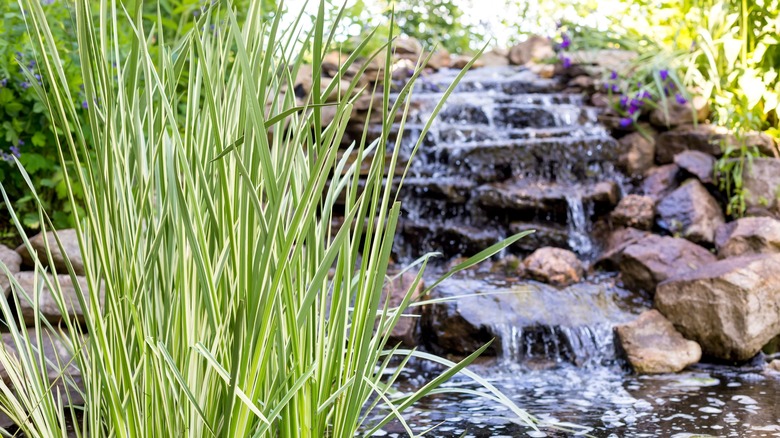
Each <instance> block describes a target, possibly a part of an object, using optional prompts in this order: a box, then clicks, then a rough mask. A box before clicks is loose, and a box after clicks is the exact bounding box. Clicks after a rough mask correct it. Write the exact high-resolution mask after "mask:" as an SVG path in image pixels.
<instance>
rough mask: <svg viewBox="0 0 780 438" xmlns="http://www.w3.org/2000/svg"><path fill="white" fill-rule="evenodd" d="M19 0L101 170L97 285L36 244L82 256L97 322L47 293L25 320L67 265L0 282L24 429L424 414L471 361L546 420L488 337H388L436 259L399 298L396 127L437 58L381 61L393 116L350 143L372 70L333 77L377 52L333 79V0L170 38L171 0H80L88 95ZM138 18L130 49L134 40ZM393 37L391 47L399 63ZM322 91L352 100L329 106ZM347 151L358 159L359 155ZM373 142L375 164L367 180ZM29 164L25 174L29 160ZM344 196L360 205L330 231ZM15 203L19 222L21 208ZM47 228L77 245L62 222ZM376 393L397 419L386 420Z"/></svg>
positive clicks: (162, 429)
mask: <svg viewBox="0 0 780 438" xmlns="http://www.w3.org/2000/svg"><path fill="white" fill-rule="evenodd" d="M22 3H23V7H24V9H25V10H26V11H27V14H26V19H27V25H28V26H29V29H30V35H31V36H32V38H33V40H34V45H35V48H36V53H37V63H38V66H39V71H40V74H41V76H42V81H41V84H37V82H36V83H33V84H32V86H33V87H35V89H36V91H37V92H38V93H40V95H41V96H44V97H45V98H46V100H45V101H46V103H47V108H46V109H47V111H48V113H49V116H50V117H51V119H52V122H53V123H54V125H55V126H56V127H58V128H59V129H60V130H61V132H63V133H64V135H63V136H62V137H58V138H61V140H62V142H61V143H59V144H58V151H59V155H60V160H61V161H63V162H65V161H67V160H75V161H76V166H75V168H76V169H78V171H69V173H68V174H67V175H66V176H67V177H66V180H65V181H66V188H67V193H68V197H69V200H70V202H71V203H74V204H75V202H76V200H77V199H76V193H74V187H75V186H76V184H78V186H79V187H81V188H82V190H83V199H84V201H85V203H84V204H85V212H84V213H83V214H80V215H79V216H78V218H77V219H78V220H77V222H76V234H77V236H78V241H79V246H80V248H81V253H82V255H83V259H84V271H85V273H86V275H85V276H86V283H87V287H86V289H82V287H80V286H79V284H78V282H76V281H75V279H76V273H75V272H74V270H73V267H72V266H71V265H68V269H67V272H56V269H55V268H53V263H49V261H51V260H50V258H51V256H50V252H51V251H49V254H39V255H40V258H35V269H36V271H37V272H39V273H41V274H43V273H44V272H47V271H49V272H52V273H57V274H65V275H69V276H70V277H71V279H73V280H74V283H75V287H76V288H77V290H78V291H79V292H80V293H77V294H76V296H77V297H78V300H79V305H80V307H81V308H82V309H83V311H84V314H85V315H84V318H83V322H82V323H76V322H75V321H72V320H70V319H67V318H66V319H64V321H63V322H62V323H60V324H59V325H57V326H53V325H52V324H51V323H49V322H48V321H47V320H46V319H45V318H43V316H42V315H41V314H40V312H37V313H36V315H35V318H34V328H35V329H36V330H28V329H26V328H25V325H24V322H23V321H22V320H21V317H18V316H16V314H15V312H14V310H13V309H14V307H18V303H19V300H20V299H23V298H24V299H26V298H29V299H30V301H31V302H33V308H34V310H39V304H40V303H39V300H38V299H37V298H36V297H37V296H38V293H40V290H41V288H43V287H46V288H48V289H49V290H51V291H53V292H52V294H53V295H54V296H55V299H56V301H57V304H58V306H59V307H60V311H61V312H62V313H63V314H67V310H68V308H69V307H70V306H72V305H73V303H70V302H68V300H66V299H65V297H64V296H63V294H62V287H61V285H60V284H59V282H58V281H57V277H56V276H55V277H48V276H44V275H41V276H40V279H41V281H40V282H39V283H41V284H39V285H38V293H33V291H24V290H22V288H21V287H20V285H19V284H18V283H17V282H16V281H15V280H13V277H10V278H11V280H12V283H13V285H12V293H11V294H9V295H8V298H7V299H5V298H3V299H0V306H1V307H2V315H3V319H4V320H5V322H6V323H7V325H8V329H9V331H10V332H9V334H8V335H7V338H8V339H10V341H9V342H10V346H11V347H12V348H11V349H6V348H3V349H2V351H0V368H2V369H5V370H6V373H7V374H8V376H9V378H8V379H4V380H3V383H0V411H1V412H2V413H4V414H5V415H7V416H9V417H10V419H11V420H12V421H13V422H14V423H15V424H16V425H17V426H18V432H20V433H23V434H24V435H25V436H28V437H52V436H66V429H67V428H68V427H70V428H73V429H75V430H76V433H77V435H78V436H89V437H99V436H111V437H168V436H193V437H200V436H220V437H222V436H226V437H313V438H321V437H329V436H330V437H351V436H355V435H356V434H357V433H360V434H366V435H370V434H371V433H373V432H374V431H376V430H378V429H379V428H380V427H382V426H383V425H384V424H386V423H387V422H388V421H390V420H392V419H394V418H398V419H400V420H401V424H402V425H403V426H404V427H406V428H407V431H408V432H409V434H410V435H412V430H411V429H410V428H409V427H408V426H407V424H406V423H405V422H404V421H403V417H402V412H403V411H404V410H405V409H406V408H407V407H409V406H410V405H411V404H413V403H414V402H415V401H416V400H418V399H420V398H421V397H423V396H425V395H426V394H432V393H436V392H442V391H447V390H445V389H441V388H439V385H440V384H441V383H442V382H443V381H445V380H447V379H448V378H449V377H451V376H452V375H454V374H455V373H457V372H462V373H466V374H467V375H469V376H472V377H474V378H476V379H477V380H479V381H480V383H481V384H482V385H484V386H485V387H486V388H487V389H488V391H487V392H486V393H484V394H483V393H481V392H477V391H473V392H474V393H476V394H482V395H483V396H487V397H489V398H492V399H493V400H495V401H498V402H499V403H503V404H505V405H506V406H508V407H509V408H510V409H511V410H512V412H514V413H515V414H516V415H517V416H518V417H519V418H520V419H521V420H523V421H525V422H527V423H528V424H531V421H532V419H531V418H530V417H528V416H527V415H526V414H525V412H524V411H522V410H520V409H519V408H518V407H517V406H515V405H514V404H513V403H512V402H511V401H510V400H509V399H508V398H507V397H505V396H504V395H502V394H501V393H500V392H498V391H497V390H496V389H495V388H493V387H492V386H491V385H490V384H489V383H488V382H486V381H483V380H481V379H479V378H478V377H477V376H474V375H473V374H471V373H469V372H468V371H467V370H465V369H464V367H465V365H466V364H468V363H469V362H470V361H471V360H473V359H474V358H476V356H477V355H479V354H480V353H481V352H482V351H484V348H485V347H486V346H485V347H483V348H482V349H480V350H478V351H476V352H475V353H474V354H473V355H471V356H470V357H469V358H467V359H466V360H465V361H463V362H461V363H458V364H454V363H451V362H448V361H446V360H444V359H440V358H437V357H435V356H432V355H428V354H424V353H421V352H416V351H408V350H400V349H398V348H396V346H395V345H389V344H388V337H389V336H390V332H391V329H392V327H393V326H394V324H395V323H396V322H397V321H398V319H399V318H400V317H401V312H402V310H404V309H405V308H406V307H407V306H408V305H410V302H411V291H412V290H414V289H415V287H416V286H417V283H418V282H419V281H420V279H421V277H422V273H423V270H424V268H425V265H426V262H427V260H428V256H426V257H423V258H422V259H421V260H420V261H419V264H418V265H417V267H418V268H419V271H418V273H417V277H416V280H415V281H414V282H413V283H414V284H412V285H411V288H410V291H409V292H407V294H406V296H405V299H404V301H403V303H402V304H401V305H400V306H399V307H398V308H388V307H387V306H386V305H385V304H383V301H382V300H381V294H382V289H383V287H384V286H385V285H386V283H387V282H388V281H389V278H388V276H387V270H388V264H389V261H390V251H391V244H392V241H393V238H394V235H395V231H396V225H397V222H398V216H399V211H400V205H399V202H398V201H397V193H398V192H397V189H394V188H393V187H394V182H393V181H392V178H386V175H388V174H389V175H393V174H395V172H394V168H395V167H396V165H397V164H398V162H399V153H400V147H399V145H400V136H401V135H399V139H398V140H395V142H394V144H392V143H391V142H390V141H389V140H388V138H389V135H390V131H391V129H390V128H391V126H392V124H393V123H397V121H400V124H401V133H403V124H404V121H405V120H406V114H407V111H408V108H409V106H408V104H409V96H410V94H411V90H412V84H413V80H414V78H416V77H417V75H419V73H420V70H419V69H418V70H417V71H416V72H415V75H414V76H413V78H412V81H411V82H410V83H409V84H407V85H405V86H404V88H403V89H402V90H401V91H400V92H399V93H398V94H397V95H394V96H393V97H392V99H391V95H390V91H389V90H390V89H391V86H390V83H389V81H390V77H391V75H389V74H386V75H384V78H385V79H384V84H382V85H383V87H382V88H383V91H382V93H383V94H382V95H381V98H380V99H379V102H380V103H379V104H378V107H377V108H374V110H375V111H378V112H379V113H381V115H382V117H381V118H382V134H381V136H380V138H379V139H378V140H376V141H371V142H369V141H367V139H366V136H365V135H364V136H363V138H362V139H361V140H360V141H359V142H357V143H353V144H351V145H349V147H348V150H346V151H344V152H345V153H344V154H343V158H340V157H341V156H340V155H339V154H338V152H339V149H340V147H341V144H342V140H343V139H344V136H343V134H344V131H345V129H346V126H347V121H348V119H349V117H350V114H351V111H352V105H353V102H354V100H355V99H356V97H354V96H355V93H356V91H358V88H357V83H358V80H359V78H360V76H361V74H360V73H362V71H361V72H360V73H359V74H357V75H356V76H355V79H354V80H353V81H352V82H351V83H350V84H349V86H348V89H346V90H340V91H341V92H339V93H337V94H338V96H340V99H339V101H338V102H335V103H333V102H326V97H327V96H332V95H333V91H334V87H338V86H341V85H340V84H341V83H342V81H341V80H340V79H341V78H342V76H341V74H342V73H343V72H345V71H346V69H347V68H349V67H350V66H351V65H353V64H355V65H365V64H356V61H357V59H356V56H357V55H354V56H350V57H348V58H347V59H346V61H345V63H344V65H343V66H342V67H341V71H340V72H339V73H338V74H337V76H336V78H335V80H332V81H330V85H328V86H327V87H325V86H324V81H322V80H321V79H320V75H319V74H318V72H320V71H321V64H322V59H323V56H324V54H325V53H327V50H329V46H330V42H331V41H333V38H334V34H333V33H334V29H336V26H335V25H332V27H329V28H326V26H325V24H324V23H326V18H327V17H325V6H324V3H320V5H319V11H318V13H317V15H316V17H314V20H313V25H312V26H310V27H307V26H303V25H302V23H304V22H307V20H308V17H306V16H304V14H303V13H302V12H301V13H300V14H298V15H297V16H293V17H288V18H290V19H289V20H286V21H285V20H284V19H283V14H282V13H281V11H282V10H283V7H284V6H283V5H279V7H278V9H276V8H274V9H268V8H267V7H266V6H265V5H266V3H265V2H252V4H251V7H250V8H249V10H248V11H245V12H246V15H245V17H246V18H245V20H244V21H240V20H238V19H236V11H234V10H233V9H231V7H230V5H229V4H222V3H214V4H211V5H210V6H209V7H207V8H205V9H204V10H203V11H202V13H200V14H198V16H197V17H193V20H195V23H194V25H193V26H192V27H191V31H189V32H188V33H186V34H185V35H184V36H183V37H182V38H181V39H180V40H177V41H175V42H172V41H166V40H165V37H164V34H163V33H159V32H157V29H159V28H161V27H162V23H163V21H164V17H163V16H162V14H161V13H160V12H158V13H157V15H156V17H151V22H152V23H154V25H153V26H152V28H148V27H146V24H147V23H149V21H146V20H149V16H148V14H144V11H143V10H142V9H140V8H141V3H142V2H135V3H136V4H137V5H136V6H135V7H136V9H125V6H127V7H128V8H129V7H130V6H128V5H123V4H122V3H120V2H116V1H110V0H102V1H100V2H95V1H92V0H77V1H75V2H74V4H73V20H74V25H75V29H76V34H77V36H78V50H79V57H80V60H81V75H82V77H83V82H84V94H85V99H84V101H86V102H88V105H85V108H81V103H80V102H79V100H78V99H74V98H73V96H71V95H70V90H69V88H68V83H67V76H66V75H65V74H64V71H63V68H62V66H63V61H62V54H61V53H59V52H58V50H57V47H56V44H55V41H54V39H53V37H52V33H51V27H52V26H55V25H62V23H53V22H50V21H49V20H48V19H47V17H46V15H45V13H44V10H43V9H42V7H41V4H40V2H39V1H38V0H22ZM148 6H149V5H148V3H147V4H146V5H145V6H144V7H148ZM157 10H158V11H160V10H161V8H159V7H158V8H157ZM128 34H129V39H130V41H131V42H132V44H131V45H130V46H129V49H127V50H126V51H125V47H124V46H121V45H120V44H119V41H120V40H121V39H122V38H127V37H128ZM153 46H154V48H155V50H152V47H153ZM389 47H390V46H389V45H388V44H385V45H384V47H382V49H380V50H381V51H383V52H384V53H383V57H384V59H386V60H387V61H385V66H384V68H385V69H386V70H389V69H390V67H391V64H390V61H389V60H390V59H391V56H390V54H391V53H390V48H389ZM358 49H360V47H359V48H358ZM359 52H360V50H356V51H355V53H359ZM377 54H378V53H375V55H377ZM305 58H308V59H311V64H312V65H311V68H312V71H314V72H315V74H314V77H313V80H312V86H311V92H310V93H309V94H308V97H307V98H306V99H305V101H304V102H303V104H301V103H300V102H296V98H295V96H294V93H293V92H292V90H293V88H294V87H293V85H294V82H293V78H295V77H296V75H297V74H298V71H299V70H300V69H301V65H302V62H303V59H305ZM114 60H119V62H117V63H116V66H113V65H112V64H114ZM467 68H468V67H467ZM453 87H454V84H453V85H452V87H450V88H449V89H448V90H447V92H446V93H445V98H446V96H447V95H449V93H450V92H451V91H452V89H453ZM440 108H441V104H439V106H438V107H437V108H436V111H435V112H434V116H435V115H436V113H438V111H439V109H440ZM326 110H328V111H329V112H330V113H331V115H334V114H335V115H334V116H332V118H331V120H327V119H325V117H324V113H325V112H326ZM84 111H86V112H87V119H88V122H87V123H86V124H83V125H82V124H80V123H79V120H80V115H81V114H83V112H84ZM428 123H429V125H430V121H429V122H428ZM424 131H427V127H426V129H425V130H424ZM424 135H425V132H423V134H422V135H421V136H420V139H419V140H418V141H417V146H416V147H415V148H414V149H415V151H416V149H417V147H419V144H420V143H421V141H422V138H423V137H424ZM413 154H414V151H412V155H413ZM350 155H353V156H357V157H358V159H357V160H354V162H351V160H350V159H349V156H350ZM80 157H94V159H90V160H88V161H83V160H80ZM15 162H16V163H17V165H19V163H18V161H15ZM366 163H368V166H369V168H370V170H369V172H368V175H367V176H366V177H365V179H364V180H362V181H361V180H360V179H359V173H360V172H359V169H360V168H361V165H364V164H366ZM64 169H70V168H68V167H64ZM386 169H389V173H386V172H387V171H386ZM19 171H20V172H21V173H22V175H24V176H25V177H26V174H25V172H24V169H23V167H22V166H21V165H19ZM28 183H29V180H28ZM0 188H2V185H0ZM30 190H31V192H33V193H34V187H33V186H32V184H31V183H30ZM2 194H3V196H4V199H5V201H6V203H7V205H12V203H10V202H8V201H9V199H7V198H8V197H7V195H6V192H5V190H2ZM33 196H35V195H33ZM340 197H341V198H342V199H344V204H345V206H344V224H343V225H342V226H341V228H340V229H339V230H337V231H331V223H332V221H331V219H332V215H333V207H334V204H335V203H336V200H337V199H338V198H340ZM39 205H40V204H39ZM49 213H50V212H46V211H43V210H42V209H40V208H39V216H40V222H41V224H42V228H44V229H51V220H50V216H49ZM12 219H13V221H14V222H15V224H16V226H17V227H18V228H19V230H20V232H21V230H22V228H21V225H20V222H19V218H18V217H16V216H15V215H14V216H13V218H12ZM519 237H520V236H515V237H513V238H511V239H509V240H507V241H505V242H503V243H500V244H497V245H495V246H493V247H491V248H489V249H488V250H486V251H484V252H482V253H480V254H478V255H477V256H475V257H474V258H473V259H471V260H469V261H468V262H465V263H464V264H462V265H460V268H464V267H468V266H470V265H472V264H474V263H476V262H478V261H479V260H481V259H485V258H487V257H489V256H491V255H492V254H495V253H496V252H498V251H500V250H501V249H502V248H504V247H505V246H507V245H509V244H511V243H512V242H514V241H516V240H517V239H518V238H519ZM25 243H26V245H27V246H28V248H29V247H30V242H29V241H28V240H27V239H26V238H25ZM47 245H48V246H49V248H50V249H51V248H56V247H62V245H61V242H60V241H59V240H58V239H53V240H49V241H48V242H47ZM1 269H3V270H4V272H3V274H4V275H8V271H7V270H5V268H4V267H2V268H1ZM101 294H104V297H101ZM25 297H26V298H25ZM42 333H46V335H45V336H51V337H53V338H55V340H57V341H59V342H61V343H62V344H63V348H65V349H66V350H69V353H70V354H72V355H73V360H72V362H69V363H55V362H56V361H47V360H46V359H45V357H44V356H43V355H42V353H41V352H40V351H39V350H38V349H37V348H36V347H35V345H37V344H39V343H40V342H39V341H43V339H38V338H40V337H41V336H44V335H42ZM414 356H418V357H420V358H423V359H426V360H433V361H437V362H439V363H441V364H444V365H446V366H447V368H446V369H447V370H446V371H445V372H443V373H442V374H441V375H440V376H438V377H436V378H434V379H433V380H432V381H431V382H430V383H429V384H427V385H425V386H424V387H422V388H421V389H420V390H419V391H417V392H414V393H411V394H391V391H390V389H391V386H392V384H393V382H394V381H395V379H396V378H397V377H398V375H399V374H400V372H401V370H403V368H404V366H405V365H406V364H407V362H408V360H409V359H410V358H412V357H414ZM391 361H395V362H391ZM398 362H400V366H398V367H395V366H396V365H397V363H398ZM390 363H394V365H393V366H394V368H393V371H391V369H390V368H389V364H390ZM71 366H75V367H77V368H78V369H79V370H80V371H81V377H78V376H77V375H76V374H74V373H72V372H71V371H72V368H71ZM63 370H65V371H63ZM52 373H53V374H54V375H55V376H56V377H57V379H56V381H55V383H54V384H52V383H51V380H50V377H51V375H52ZM63 389H67V390H63ZM451 391H457V389H451ZM461 391H463V390H461ZM81 399H83V401H82V400H81ZM377 413H380V418H382V419H381V420H378V421H375V422H373V423H371V422H369V420H368V419H370V418H376V415H377ZM5 433H9V432H8V431H6V432H5Z"/></svg>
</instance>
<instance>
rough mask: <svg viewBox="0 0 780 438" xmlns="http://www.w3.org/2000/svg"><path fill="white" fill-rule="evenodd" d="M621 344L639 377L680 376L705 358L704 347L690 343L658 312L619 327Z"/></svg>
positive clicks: (645, 314) (618, 337) (643, 314)
mask: <svg viewBox="0 0 780 438" xmlns="http://www.w3.org/2000/svg"><path fill="white" fill-rule="evenodd" d="M615 334H616V335H617V342H618V344H619V345H620V347H621V348H622V350H623V351H624V352H625V355H626V357H627V360H628V362H629V364H631V367H632V368H633V369H634V371H635V372H636V373H638V374H663V373H676V372H679V371H682V370H683V369H685V367H687V366H689V365H692V364H695V363H696V362H698V361H699V359H701V347H699V344H697V343H696V342H693V341H689V340H687V339H685V338H683V336H682V335H681V334H680V333H679V332H678V331H677V330H675V329H674V326H673V325H672V323H671V322H669V321H668V320H667V319H666V318H664V316H663V315H661V313H659V312H658V311H657V310H655V309H653V310H648V311H645V312H643V313H642V314H641V315H639V317H638V318H637V319H636V320H634V321H631V322H629V323H627V324H621V325H618V326H616V327H615Z"/></svg>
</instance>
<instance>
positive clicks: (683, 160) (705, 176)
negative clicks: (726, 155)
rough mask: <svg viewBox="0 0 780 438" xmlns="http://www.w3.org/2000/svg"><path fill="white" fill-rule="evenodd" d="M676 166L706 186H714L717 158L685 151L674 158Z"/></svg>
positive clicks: (698, 152) (697, 152)
mask: <svg viewBox="0 0 780 438" xmlns="http://www.w3.org/2000/svg"><path fill="white" fill-rule="evenodd" d="M674 164H676V165H677V166H679V167H680V169H682V170H684V171H685V172H687V173H689V174H691V175H693V176H695V177H696V178H698V179H699V181H701V182H703V183H705V184H712V183H713V182H714V179H713V171H714V170H715V157H713V156H712V155H710V154H706V153H704V152H700V151H683V152H680V153H679V154H677V155H675V156H674Z"/></svg>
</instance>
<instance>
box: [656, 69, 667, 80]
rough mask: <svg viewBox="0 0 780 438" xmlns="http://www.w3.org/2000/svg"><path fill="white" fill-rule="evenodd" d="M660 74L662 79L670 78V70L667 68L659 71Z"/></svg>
mask: <svg viewBox="0 0 780 438" xmlns="http://www.w3.org/2000/svg"><path fill="white" fill-rule="evenodd" d="M658 74H659V75H660V76H661V80H662V81H665V80H667V79H669V70H666V69H664V70H661V71H659V72H658Z"/></svg>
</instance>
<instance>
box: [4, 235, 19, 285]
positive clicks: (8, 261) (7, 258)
mask: <svg viewBox="0 0 780 438" xmlns="http://www.w3.org/2000/svg"><path fill="white" fill-rule="evenodd" d="M0 265H5V268H6V269H7V270H8V273H10V274H12V275H13V274H16V273H17V272H19V270H20V269H21V267H22V256H20V255H19V253H17V252H16V251H14V250H12V249H11V248H9V247H7V246H5V245H2V244H0ZM9 284H11V283H10V281H8V277H7V276H6V272H5V270H3V268H2V267H0V292H3V291H5V290H6V289H7V288H8V285H9Z"/></svg>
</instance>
